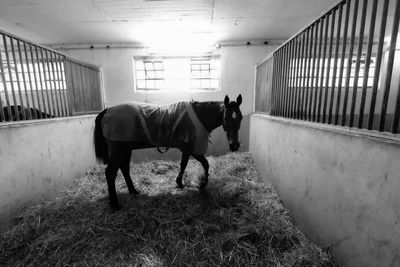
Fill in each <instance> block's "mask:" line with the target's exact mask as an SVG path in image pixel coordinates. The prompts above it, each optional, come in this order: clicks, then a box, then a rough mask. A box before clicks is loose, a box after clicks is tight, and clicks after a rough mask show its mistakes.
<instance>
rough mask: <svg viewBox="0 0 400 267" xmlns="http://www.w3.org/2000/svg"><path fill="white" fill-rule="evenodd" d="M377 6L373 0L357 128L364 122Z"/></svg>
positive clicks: (375, 0)
mask: <svg viewBox="0 0 400 267" xmlns="http://www.w3.org/2000/svg"><path fill="white" fill-rule="evenodd" d="M377 6H378V0H373V2H372V10H371V16H370V18H369V21H370V27H369V33H368V36H369V38H368V45H367V56H366V61H365V68H364V74H363V75H364V79H363V85H362V94H361V103H360V112H359V114H360V117H359V118H358V128H360V129H361V128H362V127H363V122H364V109H365V100H366V97H367V85H368V77H369V68H370V65H371V54H372V45H373V42H374V34H375V21H376V10H377Z"/></svg>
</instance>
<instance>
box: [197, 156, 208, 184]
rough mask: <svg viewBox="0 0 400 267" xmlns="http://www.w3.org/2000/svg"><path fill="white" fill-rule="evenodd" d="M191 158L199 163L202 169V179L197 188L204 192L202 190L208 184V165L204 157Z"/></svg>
mask: <svg viewBox="0 0 400 267" xmlns="http://www.w3.org/2000/svg"><path fill="white" fill-rule="evenodd" d="M193 157H194V158H195V159H196V160H197V161H199V162H200V163H201V165H202V166H203V168H204V177H203V178H202V179H201V181H200V186H199V189H200V190H204V188H206V186H207V184H208V169H209V167H210V165H209V164H208V161H207V159H206V157H204V156H203V155H193Z"/></svg>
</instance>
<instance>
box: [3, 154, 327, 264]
mask: <svg viewBox="0 0 400 267" xmlns="http://www.w3.org/2000/svg"><path fill="white" fill-rule="evenodd" d="M208 160H209V162H210V179H209V184H208V187H207V190H206V192H205V193H200V192H199V191H198V190H197V184H198V181H199V177H201V175H202V173H203V169H202V167H201V166H200V164H198V163H197V162H196V161H192V160H191V161H190V162H189V165H188V167H187V171H186V174H185V176H184V183H185V184H186V187H185V188H184V189H183V190H181V189H177V188H175V178H176V176H177V174H178V172H179V162H169V161H152V162H148V163H138V164H132V166H131V175H132V178H133V181H134V184H135V186H136V188H137V189H138V190H139V191H140V194H139V195H138V196H131V195H129V194H128V193H127V192H128V190H127V187H126V185H125V182H124V179H123V177H122V176H120V174H119V176H118V177H117V190H118V192H119V193H118V196H119V200H120V203H121V204H122V206H123V207H122V209H121V210H120V211H119V212H115V213H113V212H111V210H110V208H109V207H108V195H107V187H106V182H105V178H104V168H105V166H98V167H96V168H94V169H92V170H90V171H89V172H88V174H87V175H86V176H85V177H81V178H80V179H77V181H76V183H75V185H74V186H73V187H71V188H70V189H68V190H66V191H65V192H63V193H60V194H59V196H58V197H57V199H55V200H52V201H48V202H45V203H42V204H40V205H37V206H34V207H32V208H30V209H29V210H27V211H26V213H25V214H23V215H22V216H20V217H19V218H17V219H16V221H18V222H17V224H16V225H15V226H14V227H12V228H10V229H9V230H8V231H6V232H5V233H3V234H1V240H0V265H12V266H29V265H32V266H44V265H47V266H48V265H51V266H55V265H77V266H98V265H99V266H335V264H334V262H333V261H332V258H331V256H330V255H329V253H327V252H326V251H324V250H322V249H320V248H319V247H317V246H316V245H315V244H313V243H312V242H310V241H309V240H308V239H307V238H306V237H305V236H304V235H303V234H302V233H301V232H300V231H299V230H298V229H297V228H296V226H294V225H293V221H292V219H291V217H290V213H289V212H288V211H287V210H286V209H285V208H284V206H283V205H282V203H281V201H280V200H279V198H278V196H277V195H276V193H275V191H274V190H273V188H272V187H271V185H269V184H265V183H263V182H262V180H261V179H260V177H259V176H258V174H257V172H256V169H255V166H254V163H253V161H252V159H251V157H250V155H249V154H248V153H231V154H228V155H225V156H220V157H208Z"/></svg>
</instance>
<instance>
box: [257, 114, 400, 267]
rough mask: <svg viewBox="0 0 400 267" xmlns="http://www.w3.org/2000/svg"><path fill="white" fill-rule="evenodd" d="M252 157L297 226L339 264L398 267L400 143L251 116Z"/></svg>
mask: <svg viewBox="0 0 400 267" xmlns="http://www.w3.org/2000/svg"><path fill="white" fill-rule="evenodd" d="M250 152H251V153H252V155H253V157H254V160H255V162H256V165H257V168H258V170H259V171H260V173H261V174H262V176H263V177H264V179H265V180H267V181H268V182H271V183H272V184H273V185H274V187H275V189H276V190H277V192H278V194H279V196H280V198H281V199H282V201H283V202H284V204H285V206H286V207H288V208H289V210H290V211H291V212H292V214H293V216H294V218H295V221H296V224H298V225H299V226H300V227H301V228H302V230H303V231H304V232H305V233H306V234H307V235H308V236H309V237H311V238H312V239H313V240H314V241H317V242H318V243H319V244H321V245H322V247H328V248H329V249H330V250H331V251H332V252H333V255H334V256H335V258H336V259H337V261H338V263H340V264H341V265H343V266H352V267H353V266H380V267H383V266H400V224H399V222H400V190H399V188H400V164H399V158H400V139H399V137H398V136H397V137H395V136H393V135H390V134H381V133H374V132H368V131H361V130H358V129H348V128H342V127H332V126H327V125H321V124H312V123H307V122H299V121H293V120H288V119H281V118H273V117H270V116H268V115H252V116H251V122H250Z"/></svg>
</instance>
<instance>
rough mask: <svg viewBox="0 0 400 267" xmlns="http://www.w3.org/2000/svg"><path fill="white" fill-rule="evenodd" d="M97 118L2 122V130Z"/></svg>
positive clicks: (78, 117) (81, 117)
mask: <svg viewBox="0 0 400 267" xmlns="http://www.w3.org/2000/svg"><path fill="white" fill-rule="evenodd" d="M95 116H96V115H80V116H70V117H60V118H51V119H37V120H26V121H10V122H0V129H3V128H17V127H25V126H29V125H37V124H49V123H53V122H63V121H71V120H76V119H86V118H91V117H95Z"/></svg>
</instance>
